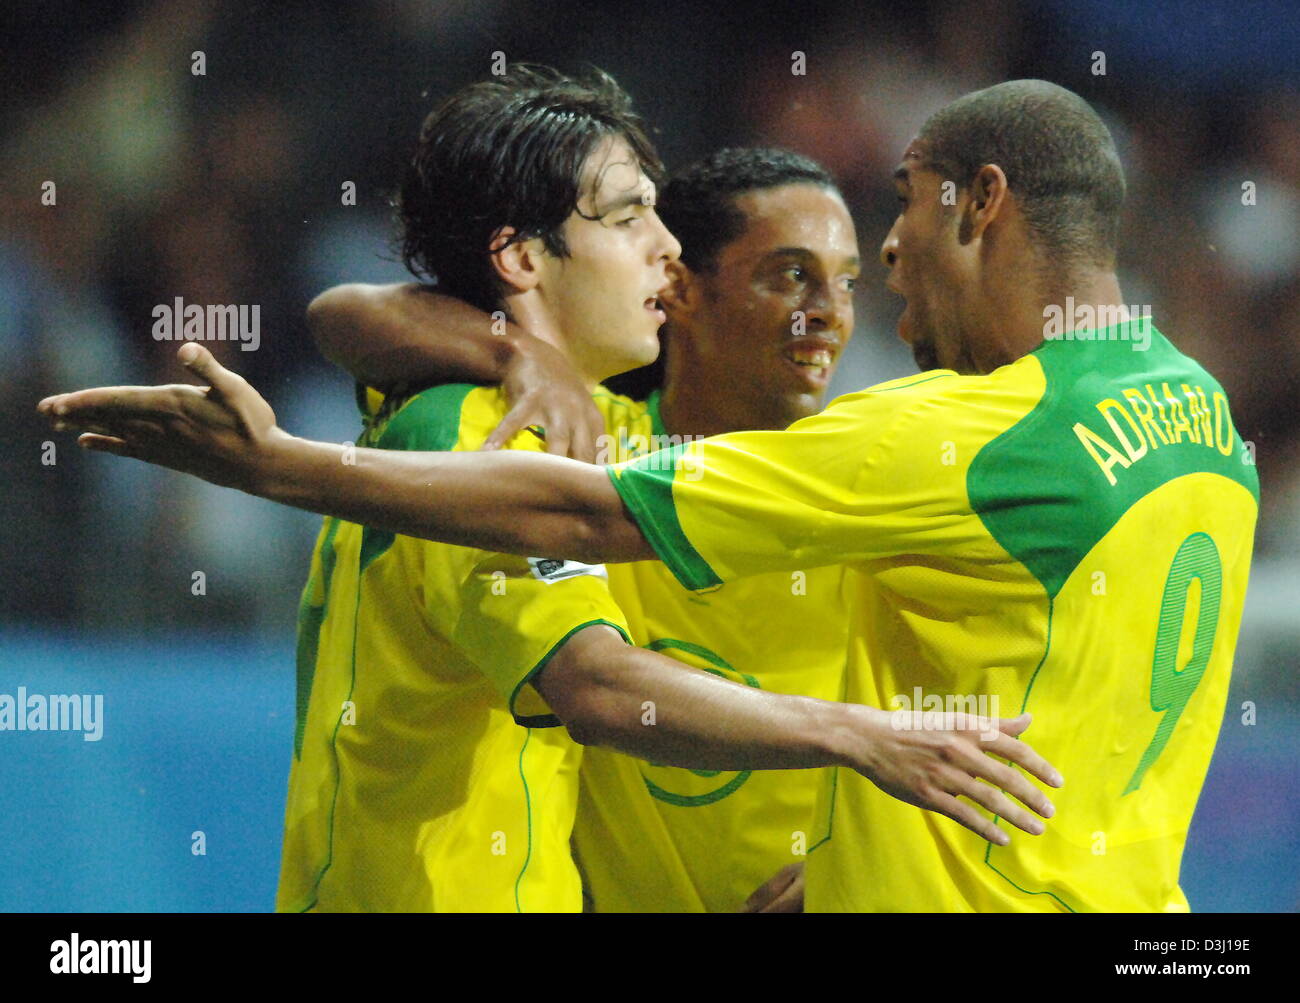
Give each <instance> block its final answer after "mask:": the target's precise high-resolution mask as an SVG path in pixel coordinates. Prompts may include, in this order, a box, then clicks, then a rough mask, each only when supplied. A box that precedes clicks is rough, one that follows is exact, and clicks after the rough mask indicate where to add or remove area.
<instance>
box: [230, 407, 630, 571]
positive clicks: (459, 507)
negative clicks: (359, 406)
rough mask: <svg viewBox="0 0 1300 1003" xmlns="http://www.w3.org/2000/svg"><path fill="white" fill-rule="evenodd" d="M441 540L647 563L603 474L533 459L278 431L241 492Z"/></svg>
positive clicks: (566, 462)
mask: <svg viewBox="0 0 1300 1003" xmlns="http://www.w3.org/2000/svg"><path fill="white" fill-rule="evenodd" d="M241 487H243V489H244V490H247V491H248V492H249V493H250V494H256V495H259V496H261V497H263V498H268V499H270V500H272V501H277V502H280V503H282V504H285V505H291V506H293V507H295V508H303V509H308V510H310V511H313V512H319V513H321V514H322V515H333V516H338V517H339V518H341V519H346V520H348V521H349V522H356V523H361V524H363V525H366V526H373V527H375V528H376V529H385V530H389V531H391V532H394V533H400V534H403V535H405V536H416V537H421V538H424V539H428V540H436V541H438V542H441V543H451V544H458V545H462V546H471V547H478V548H480V549H484V550H492V551H496V552H499V553H506V554H521V555H524V556H529V555H538V554H542V555H547V556H553V557H563V558H569V559H575V560H580V561H584V562H587V563H593V564H599V563H604V562H618V561H638V560H649V559H652V558H654V556H655V554H654V551H653V550H652V549H651V547H650V545H649V544H648V543H647V542H646V541H645V538H644V537H643V536H642V535H641V531H640V529H639V528H637V525H636V523H635V522H634V521H633V520H632V518H631V516H630V515H628V513H627V511H626V509H625V508H624V507H623V503H622V500H621V499H620V498H619V496H618V492H616V491H615V490H614V487H613V485H612V484H611V483H610V480H609V477H608V475H607V474H606V472H605V469H604V468H603V467H598V466H593V465H591V464H586V463H579V462H578V461H577V460H570V459H565V458H563V457H557V456H547V455H544V454H540V453H525V452H518V451H507V452H492V453H465V452H460V453H414V452H397V451H393V450H384V449H355V450H352V449H345V447H342V446H337V445H333V444H328V443H320V442H311V441H308V440H305V439H297V438H294V437H292V436H287V435H284V434H283V433H280V435H279V436H277V437H275V439H274V441H272V442H268V443H267V444H266V445H265V446H264V447H263V448H262V449H261V450H260V451H259V454H258V455H256V456H252V457H250V458H249V475H248V477H247V479H246V482H245V483H244V484H243V485H241Z"/></svg>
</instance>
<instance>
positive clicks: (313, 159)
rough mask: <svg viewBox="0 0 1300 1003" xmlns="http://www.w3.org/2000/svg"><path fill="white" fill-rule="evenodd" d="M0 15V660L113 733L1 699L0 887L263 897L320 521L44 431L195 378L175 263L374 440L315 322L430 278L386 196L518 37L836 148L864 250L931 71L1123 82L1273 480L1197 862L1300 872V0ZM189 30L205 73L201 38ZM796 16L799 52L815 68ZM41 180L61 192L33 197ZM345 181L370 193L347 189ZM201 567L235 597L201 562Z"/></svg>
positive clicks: (1213, 881) (831, 157)
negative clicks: (413, 271) (15, 711)
mask: <svg viewBox="0 0 1300 1003" xmlns="http://www.w3.org/2000/svg"><path fill="white" fill-rule="evenodd" d="M0 19H2V20H3V23H4V31H3V42H2V43H0V44H2V45H3V58H2V59H0V81H2V83H3V90H4V94H5V96H6V99H5V102H4V105H3V114H2V117H0V207H2V209H3V211H2V212H0V406H2V407H3V412H4V415H5V424H6V427H8V428H9V429H10V433H9V439H8V441H9V446H8V447H6V448H5V449H3V450H0V478H2V479H3V484H4V497H5V503H6V509H7V513H8V514H7V517H6V518H5V519H4V520H3V521H2V522H0V543H2V546H0V582H2V583H3V584H2V585H0V643H2V645H3V659H2V660H0V692H5V693H10V694H13V693H15V692H16V691H17V687H18V686H20V685H21V686H26V688H27V690H28V692H32V693H35V692H43V693H73V692H76V693H83V692H84V693H102V694H104V701H105V724H104V735H103V738H102V740H101V741H99V742H93V743H92V742H85V741H83V740H82V737H81V736H80V735H78V734H68V733H62V734H60V733H16V732H3V733H0V792H2V793H0V799H2V802H3V810H2V811H0V858H2V859H3V860H4V861H5V866H4V867H3V868H0V910H6V911H27V910H41V911H45V910H52V911H60V910H264V909H269V908H270V907H271V906H272V904H273V901H274V886H275V879H276V873H277V867H278V852H279V839H280V828H281V811H282V805H283V796H284V784H285V779H286V776H287V769H288V756H289V754H290V749H291V735H292V728H293V678H292V676H293V670H292V658H293V624H294V616H295V609H296V602H297V597H298V591H299V589H300V588H301V584H302V581H303V579H304V577H305V573H306V561H307V556H308V553H309V551H310V547H311V542H312V539H313V536H314V533H315V529H316V526H317V524H318V520H316V519H315V518H314V517H311V516H308V515H305V514H302V513H298V512H293V511H289V510H287V509H281V508H277V507H275V506H273V505H270V504H267V503H263V502H260V501H257V500H254V499H250V498H246V497H244V496H242V495H237V494H234V493H231V492H225V491H222V490H219V489H217V488H213V487H209V486H207V485H205V484H201V483H199V482H196V481H192V480H188V479H185V478H182V477H180V476H179V475H173V474H171V473H169V472H165V471H157V470H153V469H146V468H145V467H143V466H141V465H138V464H133V463H126V462H122V461H118V460H114V459H112V458H109V457H104V456H93V455H82V454H81V453H80V451H78V450H77V449H76V448H75V446H74V445H73V444H72V443H71V441H70V440H68V439H67V438H66V437H58V438H57V439H56V442H57V447H56V448H57V453H56V457H57V462H56V463H54V464H53V465H45V464H42V462H41V457H42V449H43V445H42V444H43V443H44V442H46V441H47V440H50V439H55V438H56V437H54V436H52V435H51V434H50V433H49V432H48V431H47V429H46V428H45V427H44V425H43V423H42V422H40V421H38V420H37V416H36V414H35V412H34V405H35V403H36V401H37V400H38V399H39V398H40V397H42V396H44V395H46V394H48V393H51V392H55V391H61V390H68V389H73V388H77V387H82V386H89V385H96V384H104V383H153V382H165V381H171V380H173V379H176V378H178V367H177V366H176V364H175V362H174V352H175V348H176V345H174V344H172V343H167V342H162V343H160V342H155V341H154V340H153V339H152V337H151V335H150V328H151V316H150V311H151V309H152V307H153V305H154V304H158V303H171V301H172V299H173V298H174V297H175V296H178V295H180V296H184V297H185V299H186V300H187V301H190V302H199V303H245V304H259V305H260V308H261V346H260V348H259V349H258V350H257V351H255V352H240V351H238V350H237V349H234V350H230V349H233V346H230V345H225V346H223V345H214V346H211V347H213V348H215V349H217V350H218V351H219V354H221V350H222V349H227V350H226V351H224V354H223V356H222V357H223V360H224V361H226V362H227V363H228V364H231V365H234V366H235V367H236V368H237V369H238V370H239V371H241V372H242V373H244V374H245V375H246V376H248V377H249V378H250V379H251V380H252V382H253V383H254V384H255V385H256V386H257V387H259V388H260V389H261V390H262V392H263V393H264V394H266V396H267V397H268V398H269V399H270V400H271V401H272V403H273V404H274V406H275V408H276V410H277V413H278V414H279V416H280V420H281V423H282V424H283V425H285V426H286V427H288V428H289V429H291V430H293V431H295V432H298V433H301V434H306V435H310V436H313V437H317V438H327V439H333V440H336V441H341V440H345V439H351V438H352V437H353V436H354V434H355V432H356V423H355V419H354V414H355V412H354V410H353V405H352V402H351V393H350V388H349V385H348V383H347V381H346V380H345V379H344V378H343V377H342V375H341V374H340V373H338V372H336V371H333V370H331V369H330V367H329V366H327V365H326V364H325V363H323V362H322V361H321V360H320V359H318V358H317V357H316V356H315V354H314V352H313V349H312V346H311V344H310V343H309V339H308V338H307V335H306V331H305V328H304V322H303V310H304V307H305V306H306V304H307V302H308V301H309V299H310V298H311V297H312V296H313V295H314V294H315V293H317V292H319V291H320V290H322V289H324V288H326V287H327V286H330V285H332V284H335V283H338V282H342V281H358V280H360V281H394V280H401V279H402V278H403V277H404V272H403V271H402V269H401V268H400V266H399V265H398V264H396V263H395V262H394V260H393V256H392V255H391V253H389V251H388V235H389V225H388V215H387V206H386V196H387V193H388V192H389V190H390V189H391V186H392V184H393V182H394V180H395V179H396V177H397V170H398V167H399V164H400V163H401V160H402V157H403V155H404V154H405V152H406V151H407V150H408V148H409V146H410V145H411V143H412V141H413V139H414V136H415V134H416V130H417V127H418V124H419V122H420V120H421V118H422V117H423V115H424V113H425V112H426V111H427V109H428V107H429V106H430V103H431V100H432V99H434V98H436V97H437V96H439V95H441V94H442V93H444V92H446V91H448V90H450V89H452V88H454V87H457V86H460V85H461V84H464V83H466V82H468V81H470V80H472V79H475V78H478V77H482V76H484V75H486V74H487V73H488V71H489V68H490V66H491V60H492V58H493V53H494V52H503V53H504V54H505V57H506V58H508V59H511V60H515V59H528V60H533V61H538V62H544V63H552V64H554V65H557V66H559V67H561V68H564V69H570V70H573V69H577V68H580V66H581V65H582V64H583V63H584V62H591V63H595V64H596V65H599V66H601V67H603V68H604V69H606V70H608V71H610V72H611V73H613V74H614V75H615V76H616V77H617V78H618V79H619V80H620V81H621V82H622V83H623V84H624V86H625V87H627V88H628V89H629V90H630V91H631V92H632V94H633V95H634V96H635V97H636V99H637V101H638V103H639V105H640V107H641V109H642V111H643V113H644V114H645V115H646V116H647V118H648V119H649V120H650V122H651V123H652V125H654V126H655V127H656V129H657V141H658V143H659V146H660V150H661V152H662V154H663V155H664V158H665V160H666V162H667V163H668V165H669V167H670V168H673V167H676V166H681V165H684V164H686V163H687V162H689V161H690V160H691V159H694V158H696V157H698V156H701V155H703V154H705V153H707V152H709V151H711V150H712V149H715V148H717V147H719V146H722V145H727V144H754V143H764V144H773V145H781V146H786V147H790V148H792V149H795V150H798V151H800V152H803V153H806V154H809V155H811V156H813V157H815V158H816V159H818V160H820V161H821V162H822V163H824V164H825V165H826V166H828V167H829V168H830V169H831V171H832V172H833V173H834V174H836V175H837V176H838V177H839V179H840V180H841V182H842V185H843V189H844V193H845V195H846V197H847V199H848V202H849V205H850V208H852V209H853V210H854V212H855V215H856V218H857V221H858V227H859V239H860V242H861V245H862V249H863V253H864V256H865V258H866V260H867V261H868V262H869V263H870V262H871V261H872V260H873V258H874V256H875V254H876V253H877V251H878V248H879V242H880V240H881V239H882V237H883V235H884V234H885V232H886V230H887V229H888V225H889V222H890V220H891V218H892V215H893V212H894V210H895V201H894V197H893V194H892V191H891V189H890V186H889V185H888V183H887V180H888V176H889V172H890V170H891V169H892V166H893V164H894V163H895V162H896V160H897V157H898V155H899V154H900V152H901V151H902V149H903V147H904V145H905V143H906V141H907V139H908V138H909V136H910V135H911V134H912V133H913V132H914V131H915V129H916V127H917V126H918V125H919V124H920V123H921V122H922V121H923V120H924V118H925V117H926V116H927V115H928V114H929V113H930V112H932V111H934V110H935V109H937V108H938V107H939V106H940V105H942V104H944V103H945V102H947V101H948V100H950V99H952V98H954V97H956V96H958V95H960V94H962V93H964V92H966V91H968V90H971V89H974V88H977V87H981V86H985V85H988V84H990V83H995V82H997V81H1000V80H1003V79H1009V78H1013V77H1025V76H1034V77H1044V78H1047V79H1050V80H1053V81H1056V82H1058V83H1061V84H1064V85H1066V86H1068V87H1071V88H1073V89H1075V90H1076V91H1078V92H1079V93H1080V94H1081V95H1083V96H1084V97H1085V98H1087V99H1088V100H1089V101H1091V102H1092V103H1093V104H1094V106H1095V107H1097V109H1098V110H1099V111H1100V112H1102V114H1103V115H1104V116H1105V118H1106V119H1107V121H1108V122H1109V124H1110V126H1111V128H1112V129H1113V131H1114V132H1115V135H1116V139H1117V141H1118V142H1119V145H1120V149H1121V154H1122V156H1123V158H1124V162H1125V166H1126V169H1127V172H1128V179H1129V186H1130V198H1129V210H1128V214H1127V220H1126V229H1125V235H1124V240H1123V245H1122V247H1123V250H1122V259H1121V264H1122V269H1121V277H1122V280H1123V287H1124V291H1125V293H1126V299H1127V301H1128V302H1130V303H1149V304H1151V305H1152V307H1153V314H1154V317H1155V320H1156V322H1157V323H1158V324H1159V325H1160V327H1161V328H1162V329H1163V330H1164V331H1165V332H1166V333H1168V334H1169V335H1170V336H1171V337H1172V339H1173V340H1174V342H1175V343H1176V344H1178V345H1179V346H1180V347H1182V348H1183V349H1184V350H1186V351H1188V352H1190V353H1191V354H1192V355H1194V356H1196V357H1197V358H1198V359H1200V361H1201V362H1203V363H1204V364H1205V365H1206V366H1207V368H1209V369H1210V370H1211V371H1212V372H1214V373H1215V374H1216V375H1217V376H1218V377H1219V379H1220V380H1221V381H1222V382H1223V384H1224V386H1225V387H1226V388H1227V389H1228V391H1229V393H1230V395H1231V398H1232V401H1233V405H1234V411H1235V415H1236V418H1237V424H1238V427H1239V429H1240V431H1241V434H1242V436H1243V438H1245V439H1247V440H1250V441H1252V442H1253V443H1255V446H1256V450H1257V456H1258V465H1259V468H1260V478H1261V481H1262V484H1263V511H1262V517H1261V526H1260V530H1259V534H1258V538H1257V551H1256V554H1257V556H1256V564H1255V569H1254V573H1253V577H1252V582H1251V591H1250V595H1249V599H1248V603H1247V608H1246V617H1245V623H1244V625H1243V628H1242V639H1241V643H1240V646H1239V652H1238V657H1237V662H1236V667H1235V670H1234V672H1235V675H1234V680H1233V686H1232V692H1231V696H1230V699H1229V705H1228V713H1227V715H1226V717H1225V723H1224V726H1223V732H1222V735H1221V738H1220V744H1219V748H1218V751H1217V753H1216V756H1215V759H1214V763H1213V766H1212V768H1211V772H1210V777H1209V780H1208V782H1207V785H1206V788H1205V792H1204V794H1203V796H1202V800H1201V805H1200V809H1199V812H1198V814H1197V817H1196V820H1195V823H1194V825H1193V831H1192V836H1191V839H1190V842H1189V846H1188V850H1187V854H1186V857H1185V860H1184V872H1183V873H1184V887H1185V889H1186V890H1187V893H1188V895H1189V898H1190V899H1191V903H1192V907H1193V908H1194V909H1197V910H1207V911H1215V910H1286V911H1293V910H1295V909H1296V908H1297V905H1298V904H1300V795H1298V793H1297V792H1298V791H1300V780H1297V774H1298V770H1297V759H1300V756H1298V755H1297V753H1298V751H1300V675H1298V674H1297V668H1298V667H1300V584H1298V583H1300V554H1298V553H1297V540H1300V408H1298V407H1297V398H1298V397H1300V268H1298V267H1297V265H1298V263H1300V91H1298V90H1297V65H1298V64H1300V59H1298V58H1297V57H1298V54H1300V27H1298V25H1297V13H1296V10H1295V8H1294V6H1293V5H1292V4H1291V3H1290V2H1289V0H1273V2H1261V3H1257V4H1252V5H1248V6H1242V5H1239V4H1235V3H1229V2H1226V0H1205V2H1188V3H1183V4H1173V3H1151V4H1143V5H1130V4H1129V3H1127V2H1125V0H1090V2H1078V0H1072V2H1066V0H1051V2H1045V3H1040V4H1029V3H1014V2H984V0H973V2H972V0H965V2H961V3H948V2H918V3H913V4H909V5H906V7H904V8H902V9H899V8H897V7H895V6H894V5H884V4H873V3H863V2H861V0H852V2H850V0H838V2H822V0H811V2H803V3H800V4H798V5H791V6H789V7H786V8H778V7H776V6H766V5H763V6H750V7H745V6H742V5H727V6H726V7H725V8H723V7H714V6H713V5H706V4H698V3H677V2H667V0H649V2H638V3H630V2H615V3H605V4H602V5H601V6H600V7H599V9H590V8H581V9H579V10H578V11H577V12H563V11H561V10H560V8H559V6H558V5H555V4H551V3H543V2H538V0H509V2H507V0H473V2H469V0H452V2H445V3H416V2H377V0H371V2H357V3H314V4H306V3H286V4H281V3H266V4H259V3H246V2H245V3H235V2H232V3H216V2H210V0H165V2H149V3H118V4H112V3H105V4H98V3H95V4H82V3H74V2H68V0H46V2H42V3H35V2H30V0H11V2H9V3H7V4H6V5H5V9H4V11H3V13H2V14H0ZM196 50H201V51H203V52H204V54H205V58H206V74H205V75H203V76H194V75H192V74H191V53H192V52H194V51H196ZM796 51H800V52H803V53H805V56H806V65H807V72H806V75H803V76H796V75H792V73H791V64H792V54H793V53H794V52H796ZM1095 52H1102V53H1104V54H1105V60H1106V73H1105V75H1104V76H1098V75H1094V74H1093V73H1092V67H1093V66H1094V65H1095V59H1094V57H1093V53H1095ZM47 180H52V181H54V182H56V185H57V189H56V191H57V204H56V205H54V206H46V205H42V203H41V199H40V195H41V190H42V189H41V186H42V183H43V182H45V181H47ZM345 181H353V182H355V183H356V186H357V204H356V205H355V206H344V205H342V204H341V199H340V192H341V185H342V183H343V182H345ZM1244 181H1252V182H1254V183H1255V185H1256V190H1257V200H1256V204H1255V205H1253V206H1244V205H1243V204H1242V199H1241V193H1242V183H1243V182H1244ZM876 274H877V275H879V274H880V273H876ZM872 276H873V273H872V268H871V266H870V264H868V267H867V268H866V269H865V272H864V280H863V281H862V282H861V283H860V289H861V293H860V295H859V298H858V330H857V336H856V338H855V341H854V342H853V345H852V347H851V349H850V351H849V353H848V355H847V358H846V360H845V361H844V363H843V364H842V366H841V369H840V371H839V373H838V375H837V378H836V383H835V390H836V391H837V392H844V391H847V390H852V389H857V388H859V387H862V386H865V385H868V384H871V383H874V382H878V381H880V380H882V379H886V378H892V377H894V376H897V375H902V374H905V373H907V372H910V371H912V369H913V368H914V367H913V363H912V360H911V357H910V355H909V353H908V352H907V350H906V349H905V348H904V346H903V345H902V344H901V343H900V342H899V341H898V340H897V338H896V336H895V334H894V322H895V319H896V317H897V314H898V312H899V309H900V307H899V304H898V302H897V300H896V299H895V298H894V297H891V296H890V295H888V294H887V293H886V291H885V289H884V287H883V284H882V283H881V282H880V281H873V279H872ZM200 570H201V571H203V572H204V574H205V576H206V580H207V586H206V595H203V596H195V595H192V594H191V580H192V578H191V576H192V575H193V573H194V572H195V571H200ZM792 655H793V652H792ZM1247 702H1249V703H1250V705H1251V706H1252V707H1253V710H1254V714H1255V723H1254V724H1253V725H1251V724H1245V723H1243V715H1245V714H1246V713H1247V711H1245V710H1243V705H1244V704H1246V703H1247ZM1086 724H1087V722H1080V726H1081V727H1083V726H1086ZM1030 739H1031V740H1032V732H1031V734H1030ZM1073 781H1074V782H1076V783H1078V782H1086V779H1085V778H1078V777H1076V778H1073ZM199 831H201V832H203V833H204V834H205V837H206V854H205V855H201V856H196V855H195V854H193V853H192V852H191V846H192V841H191V837H192V834H193V833H195V832H199Z"/></svg>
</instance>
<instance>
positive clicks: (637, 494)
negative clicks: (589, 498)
mask: <svg viewBox="0 0 1300 1003" xmlns="http://www.w3.org/2000/svg"><path fill="white" fill-rule="evenodd" d="M685 451H686V444H685V443H682V444H679V445H676V446H671V447H669V448H668V449H662V450H659V451H657V452H654V453H648V454H646V455H645V456H642V457H638V458H637V459H635V460H629V461H628V462H627V463H625V464H622V465H621V466H619V467H608V468H606V473H608V474H609V479H610V481H611V482H612V483H613V485H614V490H615V491H617V492H618V494H619V497H620V498H622V499H623V503H624V504H625V505H626V506H627V507H628V511H630V512H631V513H632V518H633V519H635V520H636V523H637V525H638V526H639V527H640V529H641V532H642V533H644V534H645V538H646V541H647V542H648V543H649V544H650V546H651V547H653V548H654V551H655V553H656V554H658V555H659V559H660V560H661V561H663V562H664V564H666V565H667V566H668V570H669V571H671V572H672V573H673V577H674V578H676V579H677V581H678V582H680V583H681V585H682V587H683V588H687V589H690V590H691V591H692V592H698V591H699V590H700V589H708V588H712V587H713V586H715V585H721V584H722V579H721V578H720V577H718V574H717V572H715V571H714V570H713V569H712V568H711V567H709V564H708V562H707V561H706V560H705V559H704V558H703V557H702V556H701V555H700V552H699V551H698V550H696V549H695V547H694V545H693V544H692V543H691V541H690V540H689V539H687V537H686V533H685V532H684V531H683V530H682V524H681V520H679V519H678V518H677V507H676V505H674V504H673V477H674V476H675V474H676V471H677V461H678V459H679V458H680V457H681V455H682V454H683V453H684V452H685ZM652 458H654V459H653V460H652ZM664 468H667V469H664Z"/></svg>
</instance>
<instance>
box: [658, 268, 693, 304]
mask: <svg viewBox="0 0 1300 1003" xmlns="http://www.w3.org/2000/svg"><path fill="white" fill-rule="evenodd" d="M667 272H668V285H667V287H665V289H664V291H663V293H662V294H661V295H660V297H659V302H660V303H661V304H663V308H664V311H665V312H666V313H668V314H669V316H672V315H673V314H678V315H685V314H690V313H693V312H694V311H695V309H696V308H697V307H698V306H699V302H700V295H701V291H700V280H699V276H698V275H696V274H695V273H694V272H693V271H691V270H690V269H689V268H688V267H687V266H686V265H684V264H682V263H681V262H680V261H670V262H668V265H667Z"/></svg>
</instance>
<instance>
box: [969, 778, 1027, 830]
mask: <svg viewBox="0 0 1300 1003" xmlns="http://www.w3.org/2000/svg"><path fill="white" fill-rule="evenodd" d="M949 793H951V794H954V795H957V794H961V795H964V796H966V797H968V798H970V799H971V800H972V801H974V802H975V803H976V804H978V805H981V806H982V807H984V808H987V809H988V810H989V811H991V812H992V813H993V814H994V815H998V816H1001V817H1002V818H1005V819H1006V820H1007V821H1008V822H1010V823H1011V824H1012V825H1014V826H1015V827H1016V828H1017V829H1022V830H1023V831H1025V832H1027V833H1029V834H1030V835H1031V836H1041V835H1042V834H1043V833H1044V832H1046V831H1047V826H1045V825H1044V824H1043V823H1042V822H1041V821H1040V820H1039V819H1037V818H1035V817H1034V816H1033V815H1031V814H1030V813H1029V812H1027V811H1026V810H1025V809H1024V808H1022V807H1020V805H1018V804H1016V803H1015V802H1014V801H1012V800H1011V799H1010V798H1008V797H1007V796H1006V795H1005V794H1004V793H1002V791H1000V790H998V788H996V787H990V786H989V785H988V784H983V783H980V782H979V781H978V780H977V779H975V778H974V777H971V776H965V777H960V778H958V779H957V780H956V782H955V783H954V785H953V789H952V790H951V791H950V792H949Z"/></svg>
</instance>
